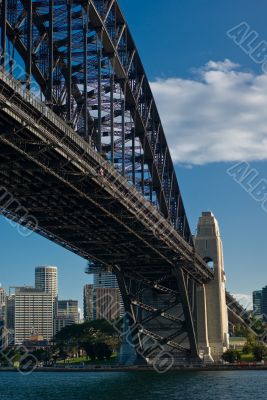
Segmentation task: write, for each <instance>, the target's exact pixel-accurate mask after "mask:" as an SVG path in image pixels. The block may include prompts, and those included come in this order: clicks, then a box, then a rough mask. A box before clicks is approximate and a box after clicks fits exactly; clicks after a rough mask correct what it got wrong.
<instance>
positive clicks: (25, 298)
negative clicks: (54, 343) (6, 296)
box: [15, 287, 54, 344]
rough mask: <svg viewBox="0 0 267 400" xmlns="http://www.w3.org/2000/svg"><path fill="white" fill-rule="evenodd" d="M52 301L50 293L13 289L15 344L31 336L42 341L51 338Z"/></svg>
mask: <svg viewBox="0 0 267 400" xmlns="http://www.w3.org/2000/svg"><path fill="white" fill-rule="evenodd" d="M53 307H54V299H53V296H52V294H51V293H48V292H44V291H42V290H38V289H36V288H25V287H23V288H16V289H15V343H16V344H21V343H23V342H24V341H25V340H27V339H29V338H30V337H32V336H33V335H40V336H42V337H43V338H44V340H50V339H51V338H52V337H53Z"/></svg>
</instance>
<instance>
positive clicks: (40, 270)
mask: <svg viewBox="0 0 267 400" xmlns="http://www.w3.org/2000/svg"><path fill="white" fill-rule="evenodd" d="M35 288H36V289H38V290H41V291H43V292H45V293H51V294H52V297H53V298H56V297H57V295H58V277H57V267H52V266H40V267H36V268H35Z"/></svg>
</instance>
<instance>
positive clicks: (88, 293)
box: [83, 284, 94, 321]
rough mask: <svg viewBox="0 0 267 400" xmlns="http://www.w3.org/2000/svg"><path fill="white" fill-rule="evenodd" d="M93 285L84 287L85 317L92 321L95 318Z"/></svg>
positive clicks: (86, 319)
mask: <svg viewBox="0 0 267 400" xmlns="http://www.w3.org/2000/svg"><path fill="white" fill-rule="evenodd" d="M93 290H94V286H93V285H90V284H88V285H85V286H84V288H83V317H84V320H85V321H91V320H92V319H93V308H94V302H93Z"/></svg>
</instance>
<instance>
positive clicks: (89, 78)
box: [0, 0, 213, 362]
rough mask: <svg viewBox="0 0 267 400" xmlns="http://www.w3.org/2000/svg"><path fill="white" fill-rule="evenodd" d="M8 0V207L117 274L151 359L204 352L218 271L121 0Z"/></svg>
mask: <svg viewBox="0 0 267 400" xmlns="http://www.w3.org/2000/svg"><path fill="white" fill-rule="evenodd" d="M0 7H1V9H0V10H1V25H0V26H1V50H2V52H1V60H0V61H1V71H0V143H1V152H0V185H1V186H0V210H1V212H2V214H3V215H5V216H7V217H8V218H10V219H12V220H14V221H17V222H19V223H20V224H21V225H26V226H27V227H28V228H30V229H34V230H35V231H36V232H39V233H40V234H42V235H44V236H46V237H48V238H49V239H51V240H53V241H55V242H56V243H59V244H60V245H62V246H64V247H66V248H67V249H69V250H70V251H72V252H75V253H77V254H79V255H81V256H82V257H84V258H85V259H87V260H94V263H95V264H97V265H100V266H101V267H102V268H112V269H113V270H114V272H115V273H116V274H117V277H118V281H119V285H120V290H121V293H122V297H123V300H124V304H125V309H126V311H127V312H128V313H129V315H131V321H130V323H131V326H132V329H133V330H132V332H133V337H134V341H135V347H136V350H137V351H138V353H139V354H141V355H142V357H143V358H145V359H146V360H151V359H153V357H156V356H157V354H158V353H159V351H160V349H162V348H163V349H164V350H165V351H167V352H169V353H171V354H172V355H173V356H174V358H175V360H176V362H179V361H181V360H182V361H183V362H184V360H185V359H189V358H190V359H191V360H192V359H194V360H195V359H196V358H197V354H198V349H197V340H196V331H195V326H196V321H195V319H196V304H195V287H196V285H197V284H198V283H201V284H202V283H206V282H208V281H209V280H211V279H212V278H213V273H212V271H211V270H210V269H209V268H208V267H207V266H206V264H205V262H204V261H203V260H202V259H201V258H200V257H199V256H197V255H196V254H195V250H194V246H193V240H192V236H191V232H190V228H189V224H188V221H187V217H186V213H185V209H184V205H183V201H182V198H181V193H180V190H179V186H178V183H177V179H176V175H175V171H174V168H173V164H172V160H171V156H170V151H169V148H168V145H167V142H166V138H165V135H164V132H163V128H162V124H161V121H160V117H159V114H158V111H157V108H156V105H155V101H154V99H153V96H152V93H151V89H150V86H149V82H148V79H147V77H146V75H145V72H144V69H143V66H142V63H141V60H140V57H139V55H138V52H137V50H136V47H135V45H134V42H133V39H132V36H131V34H130V32H129V29H128V26H127V24H126V21H125V19H124V17H123V15H122V13H121V10H120V8H119V6H118V3H117V1H114V0H101V1H100V0H94V1H84V0H83V1H82V0H44V1H37V0H27V1H26V0H2V1H0ZM22 65H23V67H21V66H22ZM7 195H9V196H11V197H12V199H13V201H11V202H9V204H8V206H7V203H6V196H7ZM14 199H15V201H14ZM25 210H27V215H26V216H25ZM35 221H38V225H36V224H35ZM155 342H156V343H157V346H155Z"/></svg>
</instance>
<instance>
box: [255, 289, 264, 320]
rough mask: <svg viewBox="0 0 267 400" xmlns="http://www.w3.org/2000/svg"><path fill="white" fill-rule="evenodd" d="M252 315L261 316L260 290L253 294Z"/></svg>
mask: <svg viewBox="0 0 267 400" xmlns="http://www.w3.org/2000/svg"><path fill="white" fill-rule="evenodd" d="M253 314H254V315H262V314H263V312H262V290H255V291H254V292H253Z"/></svg>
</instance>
